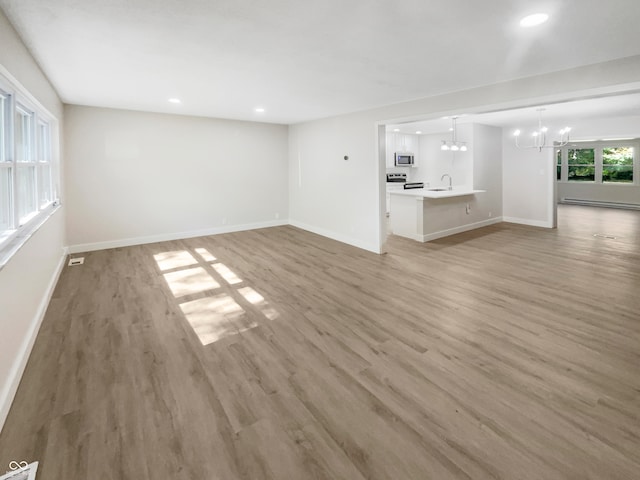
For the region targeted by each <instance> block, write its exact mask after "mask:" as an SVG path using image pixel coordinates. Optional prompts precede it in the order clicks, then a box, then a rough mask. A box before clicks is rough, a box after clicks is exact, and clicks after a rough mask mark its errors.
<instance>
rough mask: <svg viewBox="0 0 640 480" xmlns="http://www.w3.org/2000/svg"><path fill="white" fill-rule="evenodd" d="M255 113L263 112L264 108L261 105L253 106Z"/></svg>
mask: <svg viewBox="0 0 640 480" xmlns="http://www.w3.org/2000/svg"><path fill="white" fill-rule="evenodd" d="M255 111H256V113H264V108H262V107H256V108H255Z"/></svg>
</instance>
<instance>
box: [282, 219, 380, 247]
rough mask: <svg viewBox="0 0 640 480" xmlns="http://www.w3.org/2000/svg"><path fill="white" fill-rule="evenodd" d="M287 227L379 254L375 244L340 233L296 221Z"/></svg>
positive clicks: (292, 221)
mask: <svg viewBox="0 0 640 480" xmlns="http://www.w3.org/2000/svg"><path fill="white" fill-rule="evenodd" d="M289 225H292V226H294V227H297V228H300V229H302V230H306V231H307V232H311V233H315V234H318V235H321V236H323V237H327V238H330V239H332V240H337V241H338V242H342V243H346V244H348V245H351V246H354V247H358V248H362V249H363V250H368V251H369V252H373V253H381V251H380V245H377V244H376V243H377V242H376V243H368V242H363V241H361V240H357V239H355V238H351V237H349V236H347V235H342V234H341V233H336V232H333V231H331V230H325V229H324V228H319V227H314V226H312V225H308V224H306V223H302V222H298V221H296V220H290V221H289Z"/></svg>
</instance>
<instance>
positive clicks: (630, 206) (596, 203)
mask: <svg viewBox="0 0 640 480" xmlns="http://www.w3.org/2000/svg"><path fill="white" fill-rule="evenodd" d="M560 203H566V204H569V205H585V206H589V207H607V208H624V209H626V210H640V204H637V203H623V202H604V201H601V200H583V199H581V198H566V197H565V198H563V199H562V200H560Z"/></svg>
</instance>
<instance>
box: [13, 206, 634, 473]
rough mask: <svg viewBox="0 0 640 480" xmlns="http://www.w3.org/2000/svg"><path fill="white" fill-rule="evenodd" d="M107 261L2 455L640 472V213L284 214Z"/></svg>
mask: <svg viewBox="0 0 640 480" xmlns="http://www.w3.org/2000/svg"><path fill="white" fill-rule="evenodd" d="M594 234H604V235H609V236H614V237H618V238H615V239H613V238H602V237H594V236H593V235H594ZM203 249H204V250H203ZM209 255H211V256H214V257H215V260H213V259H211V258H210V257H209ZM85 257H86V259H85V265H83V266H76V267H67V268H66V269H65V271H64V272H63V274H62V277H61V279H60V282H59V284H58V286H57V289H56V291H55V294H54V298H53V300H52V302H51V304H50V307H49V310H48V313H47V315H46V318H45V320H44V322H43V325H42V329H41V331H40V334H39V336H38V339H37V342H36V345H35V347H34V350H33V353H32V355H31V358H30V361H29V364H28V366H27V370H26V372H25V375H24V378H23V381H22V383H21V385H20V388H19V391H18V394H17V397H16V401H15V403H14V406H13V408H12V410H11V412H10V414H9V417H8V420H7V422H6V425H5V428H4V430H3V431H2V434H1V435H0V465H1V466H2V467H4V466H5V465H6V464H7V463H8V462H9V460H12V459H16V460H18V459H20V460H21V459H26V460H30V461H31V460H39V461H40V462H41V464H40V468H39V471H38V480H63V479H64V480H85V479H91V480H94V479H100V480H102V479H114V480H115V479H119V480H122V479H136V480H147V479H149V480H160V479H167V480H177V479H184V480H186V479H189V480H194V479H197V480H200V479H203V480H209V479H221V480H234V479H251V480H256V479H293V480H304V479H332V480H335V479H345V480H347V479H348V480H359V479H388V480H406V479H420V480H424V479H437V480H446V479H454V478H455V479H536V480H540V479H543V480H554V479H576V480H577V479H580V480H582V479H594V480H595V479H597V480H612V479H638V478H640V315H639V313H638V312H639V311H640V300H639V299H640V212H630V211H616V210H605V209H594V208H584V207H568V206H567V207H562V208H561V209H560V228H559V229H558V230H545V229H539V228H530V227H523V226H517V225H509V224H498V225H494V226H491V227H487V228H484V229H481V230H477V231H474V232H468V233H465V234H460V235H456V236H453V237H449V238H446V239H441V240H437V241H434V242H430V243H427V244H419V243H416V242H413V241H410V240H405V239H402V238H394V237H392V238H390V241H389V253H388V254H387V255H382V256H379V255H374V254H371V253H368V252H365V251H362V250H358V249H356V248H352V247H349V246H345V245H342V244H340V243H337V242H334V241H331V240H328V239H325V238H322V237H319V236H316V235H313V234H310V233H307V232H304V231H301V230H298V229H296V228H293V227H278V228H270V229H264V230H257V231H251V232H241V233H234V234H227V235H219V236H212V237H204V238H197V239H190V240H184V241H175V242H165V243H157V244H153V245H144V246H137V247H130V248H120V249H114V250H108V251H100V252H92V253H88V254H86V255H85ZM221 265H223V266H224V267H226V268H227V270H225V269H224V267H223V266H221Z"/></svg>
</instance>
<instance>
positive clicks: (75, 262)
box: [0, 257, 84, 480]
mask: <svg viewBox="0 0 640 480" xmlns="http://www.w3.org/2000/svg"><path fill="white" fill-rule="evenodd" d="M83 263H84V257H76V258H70V259H69V266H70V267H73V266H74V265H82V264H83ZM0 480H1V479H0Z"/></svg>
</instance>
